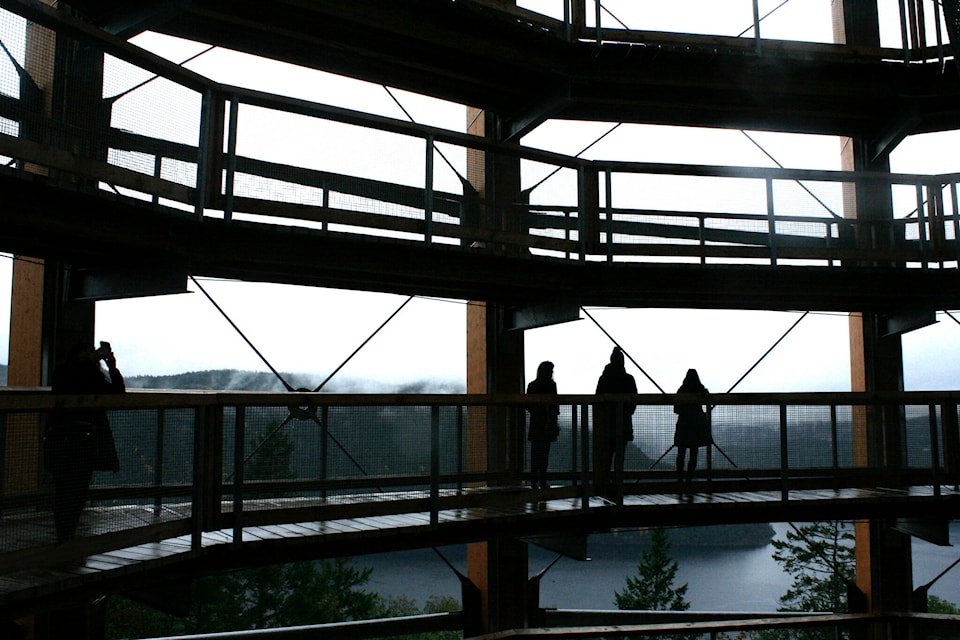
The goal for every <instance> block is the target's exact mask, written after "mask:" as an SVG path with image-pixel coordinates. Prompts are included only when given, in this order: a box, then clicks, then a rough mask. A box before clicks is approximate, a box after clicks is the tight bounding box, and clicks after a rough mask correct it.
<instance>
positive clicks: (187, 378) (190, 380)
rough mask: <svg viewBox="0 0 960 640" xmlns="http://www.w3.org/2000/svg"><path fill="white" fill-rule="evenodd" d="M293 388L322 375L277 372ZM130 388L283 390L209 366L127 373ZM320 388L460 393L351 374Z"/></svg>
mask: <svg viewBox="0 0 960 640" xmlns="http://www.w3.org/2000/svg"><path fill="white" fill-rule="evenodd" d="M280 375H282V376H283V379H284V380H285V381H286V382H287V384H289V385H290V386H291V387H293V388H294V389H298V390H306V391H314V390H315V389H317V387H319V386H320V385H321V384H323V381H324V378H323V377H320V376H316V375H310V374H299V373H281V374H280ZM126 382H127V387H128V388H131V389H172V390H181V389H183V390H187V389H189V390H198V389H200V390H203V389H206V390H213V391H261V392H282V391H286V390H287V389H286V387H285V386H284V384H283V382H282V381H281V380H280V378H278V377H277V376H276V375H274V374H273V373H270V372H268V371H239V370H237V369H210V370H207V371H190V372H187V373H177V374H173V375H165V376H128V377H127V378H126ZM323 391H329V392H336V393H464V391H465V390H464V389H463V386H462V385H461V384H459V383H455V382H448V381H434V380H422V381H418V382H407V383H402V384H398V385H391V384H389V383H385V382H370V381H367V380H357V379H351V378H337V379H336V380H331V381H330V382H329V383H328V384H326V385H324V386H323Z"/></svg>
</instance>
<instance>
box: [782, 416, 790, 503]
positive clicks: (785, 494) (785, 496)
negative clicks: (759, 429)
mask: <svg viewBox="0 0 960 640" xmlns="http://www.w3.org/2000/svg"><path fill="white" fill-rule="evenodd" d="M789 467H790V450H789V445H788V444H787V405H785V404H781V405H780V499H781V500H783V501H784V502H786V501H787V500H789V499H790V486H789V485H790V473H789Z"/></svg>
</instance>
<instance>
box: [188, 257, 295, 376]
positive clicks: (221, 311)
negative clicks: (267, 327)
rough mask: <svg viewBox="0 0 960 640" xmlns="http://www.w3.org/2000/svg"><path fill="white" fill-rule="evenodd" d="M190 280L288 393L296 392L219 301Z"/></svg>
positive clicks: (197, 283)
mask: <svg viewBox="0 0 960 640" xmlns="http://www.w3.org/2000/svg"><path fill="white" fill-rule="evenodd" d="M190 280H191V281H192V282H193V284H195V285H197V288H198V289H200V291H201V293H203V295H205V296H206V297H207V300H209V301H210V304H212V305H213V306H214V308H215V309H216V310H217V311H219V312H220V315H222V316H223V317H224V319H225V320H226V321H227V322H229V323H230V326H231V327H233V328H234V329H235V330H236V332H237V333H238V334H239V335H240V337H241V338H243V340H244V342H246V343H247V345H248V346H249V347H250V348H251V349H253V352H254V353H255V354H257V356H258V357H259V358H260V359H261V360H262V361H263V363H264V364H265V365H267V367H268V368H269V369H270V371H272V372H273V375H275V376H276V377H277V379H278V380H280V382H281V383H282V384H283V386H284V387H286V389H287V391H293V390H294V388H293V385H291V384H290V383H289V382H287V381H286V379H285V378H284V377H283V376H282V375H280V372H279V371H277V370H276V369H275V368H274V367H273V365H272V364H270V361H269V360H267V359H266V357H264V355H263V354H262V353H260V350H259V349H257V347H256V346H255V345H254V344H253V342H251V341H250V339H249V338H248V337H247V336H246V335H245V334H244V333H243V331H241V330H240V327H238V326H237V323H235V322H234V321H233V320H232V319H231V318H230V316H229V315H227V312H226V311H224V310H223V308H222V307H221V306H220V305H219V304H217V301H216V300H214V299H213V297H212V296H211V295H210V294H209V293H207V290H206V289H204V288H203V286H202V285H201V284H200V283H199V282H197V279H196V278H194V277H193V276H190Z"/></svg>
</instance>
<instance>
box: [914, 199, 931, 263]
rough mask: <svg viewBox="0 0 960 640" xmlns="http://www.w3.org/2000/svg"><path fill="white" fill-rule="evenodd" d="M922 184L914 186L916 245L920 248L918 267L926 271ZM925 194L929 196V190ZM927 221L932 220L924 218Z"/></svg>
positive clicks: (926, 250)
mask: <svg viewBox="0 0 960 640" xmlns="http://www.w3.org/2000/svg"><path fill="white" fill-rule="evenodd" d="M923 188H924V185H923V183H920V182H918V183H917V185H916V191H917V244H918V245H919V247H920V266H921V267H923V268H924V269H926V268H927V267H928V266H929V265H928V256H927V253H928V248H927V229H926V222H925V219H924V201H923ZM927 194H928V196H929V194H930V189H929V188H928V189H927ZM926 219H927V220H931V221H932V220H933V217H932V216H929V215H928V216H926Z"/></svg>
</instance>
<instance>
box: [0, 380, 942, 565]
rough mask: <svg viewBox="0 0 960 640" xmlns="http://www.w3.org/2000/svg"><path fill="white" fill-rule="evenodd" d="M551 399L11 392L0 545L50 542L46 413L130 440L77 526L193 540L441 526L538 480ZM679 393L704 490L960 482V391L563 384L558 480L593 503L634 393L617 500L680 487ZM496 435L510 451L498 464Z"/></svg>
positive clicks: (0, 394)
mask: <svg viewBox="0 0 960 640" xmlns="http://www.w3.org/2000/svg"><path fill="white" fill-rule="evenodd" d="M548 400H549V399H544V398H531V397H527V396H524V395H515V396H510V395H504V396H484V395H460V394H451V395H401V394H387V395H352V394H348V395H344V394H325V393H322V394H321V393H309V392H292V393H228V392H165V391H139V390H131V391H128V392H127V393H126V394H123V395H118V396H110V397H107V396H104V397H84V396H57V395H53V394H51V393H50V392H49V391H48V390H43V389H4V390H2V391H0V435H2V436H3V437H2V438H0V442H3V443H5V450H4V459H3V461H4V476H3V487H2V493H0V513H2V516H3V517H2V518H0V566H2V565H3V561H2V558H3V557H4V554H10V553H14V554H16V553H23V552H25V551H26V550H29V549H31V548H37V547H43V546H46V545H49V544H52V543H53V538H52V524H51V523H52V520H51V516H50V512H49V509H50V508H51V504H52V499H53V495H52V487H51V486H50V484H49V481H48V480H47V477H48V476H47V475H46V474H47V470H46V469H45V468H44V466H43V455H42V454H43V438H42V436H43V433H44V429H45V427H46V424H47V422H48V414H49V413H50V412H51V411H53V410H57V411H60V412H63V411H67V412H69V410H70V409H71V408H83V409H90V408H103V409H104V410H107V411H108V412H109V414H108V415H109V416H110V420H111V423H112V427H113V431H114V435H115V438H116V441H117V448H118V451H119V453H120V459H121V471H120V473H119V474H117V475H113V474H111V473H109V472H97V474H96V476H95V482H94V485H93V488H92V491H91V494H90V498H91V501H92V502H91V504H92V505H94V507H95V508H96V509H98V514H99V515H98V520H97V523H96V524H94V525H93V526H91V527H90V528H89V529H88V530H86V531H83V532H81V533H80V534H79V537H82V538H96V537H98V536H99V537H104V538H105V539H106V538H107V537H109V538H110V539H118V537H123V531H124V529H125V528H130V529H131V532H130V533H129V535H127V536H126V538H125V539H126V540H127V541H128V542H130V541H136V540H139V539H141V538H143V539H150V538H151V536H154V535H156V534H155V532H151V530H150V528H149V527H148V528H146V529H143V526H144V525H145V524H149V525H150V526H154V525H155V526H157V527H160V528H164V529H165V530H167V532H168V533H169V534H171V535H173V534H177V535H184V534H185V533H187V532H193V533H194V534H195V536H196V537H197V540H198V541H199V536H200V535H201V534H202V533H203V532H205V531H218V530H227V531H229V530H233V531H234V535H236V536H237V537H238V539H239V538H240V537H241V533H242V530H243V528H244V527H245V526H260V525H265V524H280V523H293V522H303V521H317V520H326V519H337V518H354V517H368V516H386V515H391V514H405V513H428V514H430V518H431V521H432V522H438V520H439V514H440V512H442V511H443V510H445V509H455V508H456V509H469V508H472V507H481V506H485V505H492V504H495V503H497V502H501V503H504V504H505V503H509V502H512V501H516V500H520V501H524V500H527V499H528V497H527V495H528V494H525V493H523V492H520V493H517V491H516V490H517V489H518V488H521V487H523V486H524V485H525V484H526V482H527V480H528V479H529V474H528V471H527V469H528V467H527V465H526V463H525V457H526V456H525V453H524V452H525V448H526V443H525V433H526V418H525V409H526V408H529V407H531V406H533V405H536V404H538V403H541V402H544V401H548ZM678 400H685V401H687V402H690V401H693V402H701V403H703V404H704V405H706V406H708V407H710V410H711V411H710V413H711V416H712V427H713V440H714V443H713V445H712V446H711V447H707V448H706V456H705V458H702V462H701V465H700V470H699V473H698V478H699V479H700V480H702V482H699V483H698V488H697V490H698V491H702V492H711V491H773V492H780V494H781V500H783V501H785V502H786V501H789V500H790V499H791V492H793V491H801V490H805V489H811V488H830V489H841V488H872V487H885V488H910V487H917V486H926V487H928V488H929V490H928V493H929V491H932V492H933V493H932V495H934V496H936V495H939V492H940V490H941V487H942V486H944V485H956V484H957V482H958V478H960V474H958V470H960V436H958V428H957V423H958V420H957V404H958V402H960V392H911V393H900V394H858V393H791V394H711V395H709V396H704V397H694V398H691V397H689V396H677V395H675V394H662V395H654V394H642V395H638V396H593V395H561V396H558V397H557V398H556V402H557V403H558V404H559V406H560V410H561V413H560V427H561V435H560V438H559V439H558V442H557V443H556V444H555V445H554V447H553V451H554V453H553V457H552V458H551V463H550V468H549V473H548V477H549V481H550V483H551V485H552V488H551V489H549V490H547V493H548V494H550V495H552V496H554V497H557V498H559V497H564V496H565V497H567V498H571V499H577V500H578V501H580V505H581V508H582V509H586V510H590V509H592V508H595V505H594V504H593V503H592V502H591V500H590V498H591V496H592V495H593V493H594V489H593V487H592V482H593V477H592V469H591V464H590V459H591V450H592V442H591V438H590V433H591V429H592V407H593V406H594V405H595V404H596V403H597V402H629V403H631V404H636V406H637V409H636V412H635V414H634V416H633V422H632V424H633V433H634V440H633V442H632V443H629V446H628V447H627V454H626V456H625V465H624V470H623V476H622V478H620V479H619V482H620V485H619V489H618V492H619V496H620V500H621V501H622V500H623V496H631V495H634V496H640V495H644V494H656V493H662V492H675V491H676V490H677V489H676V482H675V471H674V462H673V456H667V455H666V453H667V452H668V451H669V450H670V448H672V434H673V423H674V420H675V416H674V414H673V411H672V408H673V405H674V403H675V402H677V401H678ZM871 412H886V414H887V420H896V421H897V422H898V423H899V424H900V427H899V428H898V431H902V433H904V434H905V435H904V441H903V442H902V444H901V454H902V456H901V458H902V459H901V460H899V461H895V462H892V463H890V464H889V465H888V466H885V467H875V466H874V467H871V466H866V464H865V463H864V462H863V461H859V460H856V459H855V455H856V454H855V453H854V441H855V439H857V438H871V437H875V436H871V435H870V431H871V430H872V429H874V428H875V427H873V426H871V424H872V423H868V422H866V421H865V416H866V415H867V414H868V413H871ZM859 429H863V430H864V432H863V433H855V430H859ZM471 432H472V433H475V434H476V433H483V434H484V437H485V438H486V439H487V440H488V443H489V445H488V448H485V449H484V450H483V451H475V450H471V449H469V448H468V447H467V444H466V443H467V442H468V441H469V434H470V433H471ZM495 443H499V444H495ZM489 447H494V449H496V448H500V449H502V450H505V451H509V452H510V453H509V454H508V456H507V458H506V459H504V460H502V461H501V462H499V463H495V464H494V463H493V462H491V461H488V459H487V452H488V450H491V449H489ZM658 456H659V458H658ZM621 503H622V502H621ZM606 504H607V505H609V504H611V503H606ZM133 513H139V514H142V517H139V518H134V517H132V515H131V514H133ZM111 514H112V515H111ZM111 518H113V520H111ZM28 524H29V526H27V525H28ZM177 532H179V533H177Z"/></svg>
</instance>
